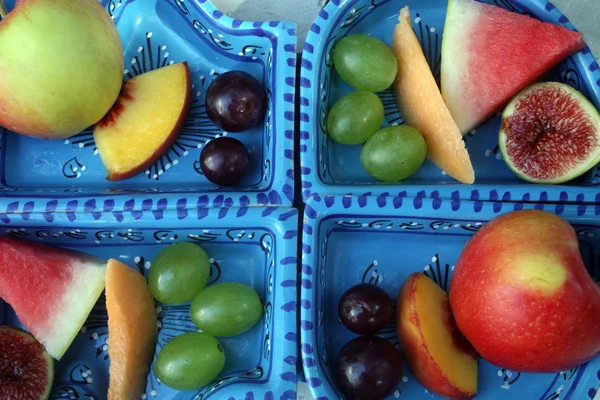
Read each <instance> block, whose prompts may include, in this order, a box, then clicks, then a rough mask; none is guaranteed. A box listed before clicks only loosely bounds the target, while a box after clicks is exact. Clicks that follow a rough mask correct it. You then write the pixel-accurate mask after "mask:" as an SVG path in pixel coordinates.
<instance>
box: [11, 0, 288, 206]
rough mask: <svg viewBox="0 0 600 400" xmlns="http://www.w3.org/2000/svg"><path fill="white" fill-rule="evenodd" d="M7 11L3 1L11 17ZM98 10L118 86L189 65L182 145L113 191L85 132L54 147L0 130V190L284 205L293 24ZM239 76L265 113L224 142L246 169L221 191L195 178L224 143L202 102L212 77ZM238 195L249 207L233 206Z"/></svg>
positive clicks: (169, 7) (141, 7) (182, 1)
mask: <svg viewBox="0 0 600 400" xmlns="http://www.w3.org/2000/svg"><path fill="white" fill-rule="evenodd" d="M14 3H15V1H14V0H8V1H7V6H8V7H9V9H12V8H13V7H14ZM101 3H102V5H104V6H105V7H106V9H107V10H108V13H109V14H110V15H111V16H112V18H113V20H114V22H115V24H116V26H117V29H118V31H119V34H120V37H121V40H122V43H123V51H124V56H125V74H124V77H123V78H124V80H127V79H130V78H132V77H134V76H136V75H138V74H140V73H143V72H147V71H150V70H153V69H156V68H159V67H163V66H165V65H169V64H171V63H178V62H182V61H187V62H188V64H189V67H190V72H191V77H192V83H193V88H192V95H191V105H190V113H189V115H188V117H187V119H186V120H185V123H184V126H183V129H182V131H181V134H180V136H179V138H178V139H177V140H176V141H175V143H174V145H173V146H172V147H171V148H170V149H169V150H168V152H167V153H165V154H164V155H163V156H162V157H161V158H160V159H159V160H158V161H157V162H156V163H155V164H154V165H152V166H151V167H150V168H148V169H147V170H146V171H143V172H141V173H140V174H138V175H136V176H135V177H132V178H130V179H127V180H124V181H117V182H110V181H107V180H106V179H105V176H106V170H105V168H104V166H103V164H102V161H101V159H100V156H99V154H98V152H97V150H96V147H95V145H94V140H93V135H92V129H91V128H90V129H87V130H85V131H83V132H82V133H80V134H78V135H76V136H74V137H72V138H70V139H67V140H52V141H46V140H40V139H34V138H28V137H25V136H21V135H17V134H15V133H13V132H9V131H6V130H4V129H2V128H0V136H1V137H0V140H1V143H2V144H1V146H2V149H1V151H0V191H2V193H3V194H5V195H8V196H22V197H27V195H32V194H35V195H36V196H47V197H58V196H61V195H64V193H68V195H73V193H76V194H80V196H81V197H86V196H89V197H94V196H95V195H98V196H99V197H100V196H106V195H107V194H112V195H115V194H116V195H118V194H119V193H125V194H132V193H133V194H135V193H139V192H150V193H163V194H170V193H175V192H204V193H206V194H207V195H209V196H210V197H211V199H212V198H215V197H216V196H218V195H224V197H230V198H231V199H232V202H233V204H235V205H238V204H241V205H245V204H248V203H252V204H264V205H267V204H272V205H291V202H292V198H293V160H292V152H293V129H294V128H293V118H294V92H295V87H294V85H295V60H296V53H295V46H296V29H295V25H294V24H292V23H288V22H279V21H273V22H246V21H239V20H233V19H231V18H229V17H227V16H225V15H223V14H222V13H221V12H220V11H218V10H217V9H215V8H214V6H213V5H212V4H211V3H210V2H209V1H207V0H134V1H132V0H128V1H125V0H101ZM74 67H75V66H74ZM236 69H238V70H244V71H246V72H248V73H250V74H252V75H253V76H254V77H255V78H257V79H258V81H259V82H260V83H261V84H262V86H263V87H264V89H265V92H266V93H267V98H268V101H267V110H266V112H265V117H264V119H263V120H262V121H261V122H260V123H259V124H258V125H257V126H256V127H254V128H252V129H251V130H248V131H246V132H242V133H234V134H229V135H231V136H232V137H235V138H237V139H239V140H241V141H242V142H243V143H244V144H245V145H246V147H247V148H248V150H249V151H250V159H251V161H250V162H251V164H250V168H249V170H248V174H247V175H246V176H245V177H244V179H243V180H242V181H241V182H240V183H238V184H237V185H236V186H232V187H224V188H222V187H219V186H217V185H214V184H212V183H211V182H209V181H208V180H207V179H206V178H205V177H204V176H203V175H202V171H201V169H200V162H199V158H200V153H201V150H202V149H201V148H202V146H203V145H204V144H205V143H206V142H207V141H209V140H211V139H213V138H215V137H218V136H220V135H223V134H227V133H224V132H223V131H221V130H220V129H218V128H216V127H215V126H214V124H213V123H212V122H211V121H210V120H209V119H208V116H207V114H206V110H205V106H204V103H205V94H206V90H207V88H208V86H209V85H210V83H211V81H212V79H214V78H215V76H216V75H217V74H220V73H223V72H226V71H228V70H236ZM84 95H85V94H84ZM264 194H267V196H264ZM242 196H246V198H247V199H248V200H247V201H245V200H240V199H241V198H242ZM0 208H2V207H0ZM42 211H43V210H42Z"/></svg>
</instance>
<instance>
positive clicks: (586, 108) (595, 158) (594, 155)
mask: <svg viewBox="0 0 600 400" xmlns="http://www.w3.org/2000/svg"><path fill="white" fill-rule="evenodd" d="M544 87H552V88H555V89H556V88H558V89H561V90H563V91H564V92H565V93H566V94H567V95H568V96H570V97H571V98H574V99H575V100H576V101H577V103H578V104H579V107H581V109H582V111H583V112H584V113H586V114H587V115H588V116H589V117H590V119H591V120H592V123H593V125H594V127H595V128H596V136H597V137H598V143H600V113H599V112H598V110H596V108H595V107H594V105H593V104H592V103H591V102H590V101H589V100H588V99H587V98H586V97H585V96H584V95H583V94H582V93H581V92H579V91H578V90H576V89H574V88H573V87H571V86H569V85H567V84H564V83H560V82H542V83H536V84H534V85H531V86H529V87H527V88H525V89H523V90H522V91H521V92H520V93H519V94H518V95H516V96H515V97H514V98H513V99H512V100H511V101H510V103H508V105H507V106H506V108H505V109H504V112H503V113H502V120H503V121H504V120H505V119H506V118H509V117H510V116H511V115H512V114H513V113H514V112H515V108H516V106H517V104H518V103H519V102H520V101H521V100H522V99H524V98H525V97H527V96H528V95H529V94H530V93H532V92H533V91H535V90H538V89H540V88H544ZM502 126H503V125H501V126H500V132H499V135H498V145H499V148H500V152H501V153H502V158H503V159H504V161H505V162H506V165H507V166H508V168H510V170H511V171H513V172H514V173H515V174H516V175H517V176H518V177H519V178H521V179H523V180H524V181H527V182H531V183H544V184H560V183H565V182H568V181H570V180H573V179H575V178H577V177H579V176H581V175H583V174H585V173H586V172H587V171H589V170H590V169H592V168H593V167H594V166H596V165H597V164H598V163H600V146H597V147H596V149H595V151H592V152H591V153H590V155H589V157H588V158H587V159H586V160H585V161H583V162H581V163H580V164H578V165H577V166H576V167H574V168H572V169H570V170H569V171H568V172H567V173H565V174H563V175H561V176H557V177H555V178H553V179H535V178H533V177H530V176H528V175H527V174H525V173H523V171H521V170H519V169H518V168H517V167H516V166H515V165H514V164H513V163H512V162H511V160H510V157H509V155H508V151H507V149H506V133H505V132H504V130H503V129H502Z"/></svg>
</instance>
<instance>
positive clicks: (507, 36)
mask: <svg viewBox="0 0 600 400" xmlns="http://www.w3.org/2000/svg"><path fill="white" fill-rule="evenodd" d="M584 47H585V43H584V41H583V37H582V35H581V34H580V33H578V32H573V31H570V30H568V29H566V28H563V27H560V26H557V25H553V24H550V23H544V22H541V21H538V20H536V19H534V18H531V17H528V16H526V15H521V14H517V13H514V12H510V11H507V10H504V9H502V8H500V7H497V6H494V5H491V4H484V3H480V2H477V1H474V0H449V1H448V12H447V15H446V23H445V26H444V35H443V39H442V72H441V80H442V95H443V97H444V100H445V101H446V104H447V105H448V108H449V109H450V112H451V113H452V116H453V117H454V120H455V121H456V124H457V125H458V127H459V129H460V131H461V132H462V134H463V135H464V134H466V133H469V132H470V131H471V130H472V129H473V128H475V127H477V126H478V125H479V124H481V123H482V122H484V121H485V120H486V119H488V118H489V117H491V116H493V115H494V114H495V113H496V112H498V111H500V110H501V109H502V107H503V106H504V105H505V104H506V103H508V102H509V101H510V99H511V98H512V97H513V96H515V95H516V94H517V93H518V92H519V91H520V90H521V89H523V88H524V87H526V86H528V85H530V84H532V83H533V82H535V81H536V80H537V79H539V78H540V77H541V76H542V75H543V74H544V73H546V72H547V71H548V70H549V69H550V68H552V67H554V66H555V65H556V64H558V63H559V62H560V61H562V60H563V59H565V58H566V57H568V56H570V55H572V54H574V53H576V52H578V51H580V50H582V49H583V48H584Z"/></svg>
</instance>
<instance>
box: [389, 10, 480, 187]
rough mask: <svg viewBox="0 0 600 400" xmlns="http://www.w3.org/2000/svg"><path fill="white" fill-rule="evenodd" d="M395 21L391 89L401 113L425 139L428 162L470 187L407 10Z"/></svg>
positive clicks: (464, 158)
mask: <svg viewBox="0 0 600 400" xmlns="http://www.w3.org/2000/svg"><path fill="white" fill-rule="evenodd" d="M398 21H399V23H398V25H396V28H395V29H394V37H393V39H392V51H393V52H394V54H395V55H396V59H397V60H398V75H396V80H395V81H394V84H393V88H394V92H395V94H396V103H397V104H398V108H399V110H400V113H401V114H402V116H403V117H404V120H405V121H406V123H407V124H408V125H411V126H413V127H415V128H417V129H418V130H419V132H421V134H422V135H423V136H424V137H425V140H426V141H427V156H428V157H429V159H430V160H431V161H433V162H434V163H435V165H437V166H438V167H440V168H441V169H442V171H445V172H446V173H447V174H448V175H450V176H451V177H453V178H454V179H457V180H458V181H460V182H462V183H469V184H471V183H473V182H475V172H474V171H473V165H472V164H471V158H470V157H469V153H468V152H467V149H466V147H465V144H464V142H463V140H462V134H461V133H460V130H459V129H458V126H457V125H456V123H455V122H454V119H452V114H450V111H449V110H448V107H447V106H446V103H444V99H443V98H442V94H441V93H440V90H439V88H438V86H437V83H436V82H435V78H434V77H433V74H432V73H431V69H430V68H429V64H427V59H426V58H425V55H423V49H422V48H421V45H420V44H419V40H418V39H417V36H416V35H415V33H414V31H413V28H412V21H411V18H410V11H409V9H408V7H404V8H403V9H402V10H401V11H400V16H399V17H398Z"/></svg>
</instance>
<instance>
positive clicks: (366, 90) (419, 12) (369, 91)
mask: <svg viewBox="0 0 600 400" xmlns="http://www.w3.org/2000/svg"><path fill="white" fill-rule="evenodd" d="M402 8H404V11H402V14H401V13H400V9H402ZM584 39H585V38H584ZM394 58H396V59H397V61H398V62H397V63H395V62H394V61H395V60H394ZM396 64H397V65H396ZM536 82H538V83H539V82H552V84H551V86H550V87H551V88H554V89H557V90H559V91H561V90H563V89H564V90H566V92H562V93H563V95H562V96H557V97H556V98H555V101H554V104H553V106H551V108H552V109H553V110H554V111H556V110H558V109H559V108H560V105H565V104H573V105H575V104H578V105H577V106H575V108H569V107H567V108H564V109H563V114H561V113H556V112H554V111H550V108H546V109H545V111H544V112H541V113H539V114H538V115H537V116H536V117H535V118H533V119H531V118H530V117H531V116H532V112H531V110H534V109H541V107H540V105H541V103H542V102H543V101H542V100H540V98H538V97H536V95H535V94H533V93H537V92H538V91H537V90H536V89H540V90H541V89H543V88H544V87H543V86H542V87H537V86H532V85H534V84H535V83H536ZM562 84H564V85H562ZM565 85H566V86H565ZM550 87H547V88H546V90H541V91H542V92H545V93H546V94H547V93H550V91H552V90H551V89H550ZM528 88H529V89H531V91H530V92H529V95H528V92H526V90H527V89H528ZM558 88H560V89H558ZM573 89H574V90H573ZM567 92H568V93H570V94H567ZM554 93H555V94H557V93H559V92H554ZM440 95H441V96H440ZM571 95H573V96H575V97H571ZM542 98H543V99H544V101H547V100H548V99H549V98H550V97H549V96H547V95H543V96H542ZM567 98H570V99H572V100H567ZM575 99H579V100H575ZM580 100H581V101H580ZM571 101H573V103H571ZM549 105H550V103H549V102H547V103H546V106H549ZM528 107H529V108H528ZM598 107H600V68H599V67H598V63H597V62H596V60H595V59H594V56H593V55H592V54H591V51H590V49H589V48H588V47H586V46H585V42H584V41H583V40H582V38H581V36H580V34H578V33H576V31H575V27H574V26H573V25H572V24H571V23H570V22H569V20H568V19H567V18H566V17H565V16H564V15H562V14H561V13H560V12H559V11H558V10H557V9H556V8H555V7H554V6H553V5H552V4H551V3H549V2H548V1H546V0H519V1H512V0H482V1H481V2H473V1H461V0H454V1H435V0H423V1H421V0H419V1H411V0H407V1H393V0H381V1H370V0H347V1H330V2H329V4H328V5H327V6H326V7H325V8H324V9H323V10H322V12H321V13H320V15H319V17H318V18H317V19H316V21H315V22H314V24H313V25H312V27H311V30H310V32H309V34H308V36H307V39H306V44H305V47H304V50H303V61H302V63H301V82H300V108H301V114H300V120H301V127H300V133H299V136H300V140H301V148H300V156H301V159H302V165H303V167H304V169H303V171H302V176H301V179H302V185H303V186H302V188H303V189H302V190H303V198H304V199H307V198H308V197H310V196H311V195H312V194H314V193H317V194H339V195H347V194H353V195H363V194H373V195H379V194H384V193H387V194H389V195H398V194H401V193H405V194H406V195H408V196H411V197H417V196H419V197H434V198H435V197H440V198H448V197H451V198H455V199H462V200H473V201H478V200H482V201H497V200H502V201H523V202H546V201H549V202H573V201H578V202H595V201H598V198H597V197H596V196H597V193H598V189H597V188H598V185H599V184H600V177H599V175H598V169H597V164H598V162H599V159H598V155H597V154H595V153H597V148H598V147H597V145H596V144H593V143H597V138H598V136H597V133H598V129H597V118H596V117H597V109H598ZM527 109H529V111H527ZM567 109H568V110H571V111H574V110H575V109H578V110H580V111H581V113H579V112H578V113H577V115H580V116H583V115H585V114H587V111H584V110H589V115H590V116H591V117H590V118H591V119H590V120H589V122H590V124H591V125H590V128H591V126H592V125H593V126H596V128H591V129H590V133H591V132H592V131H594V132H596V133H593V134H592V133H591V135H590V136H589V137H588V138H591V140H592V142H589V143H587V144H583V143H580V144H577V143H576V142H575V141H571V142H569V141H568V140H566V139H565V138H564V137H562V138H561V135H560V134H559V133H558V134H557V132H559V131H560V129H563V128H564V129H569V128H567V126H566V125H564V124H565V122H566V121H567V120H569V118H570V117H569V116H568V114H569V113H568V112H566V110H567ZM560 115H562V117H561V116H560ZM573 115H575V114H573ZM525 120H527V121H528V123H529V124H533V125H535V126H536V128H535V129H533V125H530V126H529V127H528V128H526V129H533V130H532V131H535V132H538V131H539V132H540V134H539V135H536V136H535V137H536V138H537V139H536V138H533V137H530V138H528V139H527V140H524V141H519V140H516V141H515V140H513V139H514V136H513V134H514V133H515V132H517V131H518V130H519V127H522V126H524V125H522V123H523V121H525ZM516 121H518V122H516ZM536 121H537V122H536ZM574 123H575V125H577V123H576V122H574ZM406 125H408V126H410V127H412V128H415V129H416V130H417V131H419V132H418V133H420V134H421V135H418V134H417V132H415V131H413V130H409V131H407V130H406V129H403V128H402V127H405V126H406ZM559 126H561V127H562V128H560V129H558V130H557V129H555V128H557V127H559ZM348 127H352V128H348ZM571 127H573V126H571ZM386 129H387V130H386ZM501 131H502V133H501ZM421 136H422V137H421ZM581 138H582V139H583V137H581ZM423 139H425V140H424V141H423ZM461 139H462V140H461ZM584 141H585V139H584ZM425 142H426V144H427V145H426V146H425ZM409 148H410V149H411V151H409V150H407V149H409ZM306 149H314V151H308V150H306ZM381 149H384V150H386V151H383V150H381ZM576 149H578V150H576ZM560 154H564V155H565V157H562V156H560ZM567 154H568V156H567ZM587 155H589V156H590V157H589V158H588V157H587ZM572 157H575V158H576V159H577V160H579V161H577V162H575V163H572V162H571V161H574V159H573V158H572ZM395 158H400V159H401V160H403V163H396V164H395V165H396V167H395V168H391V167H390V164H394V163H391V162H389V161H386V160H389V159H395ZM584 159H587V161H583V160H584ZM569 160H571V161H569Z"/></svg>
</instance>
